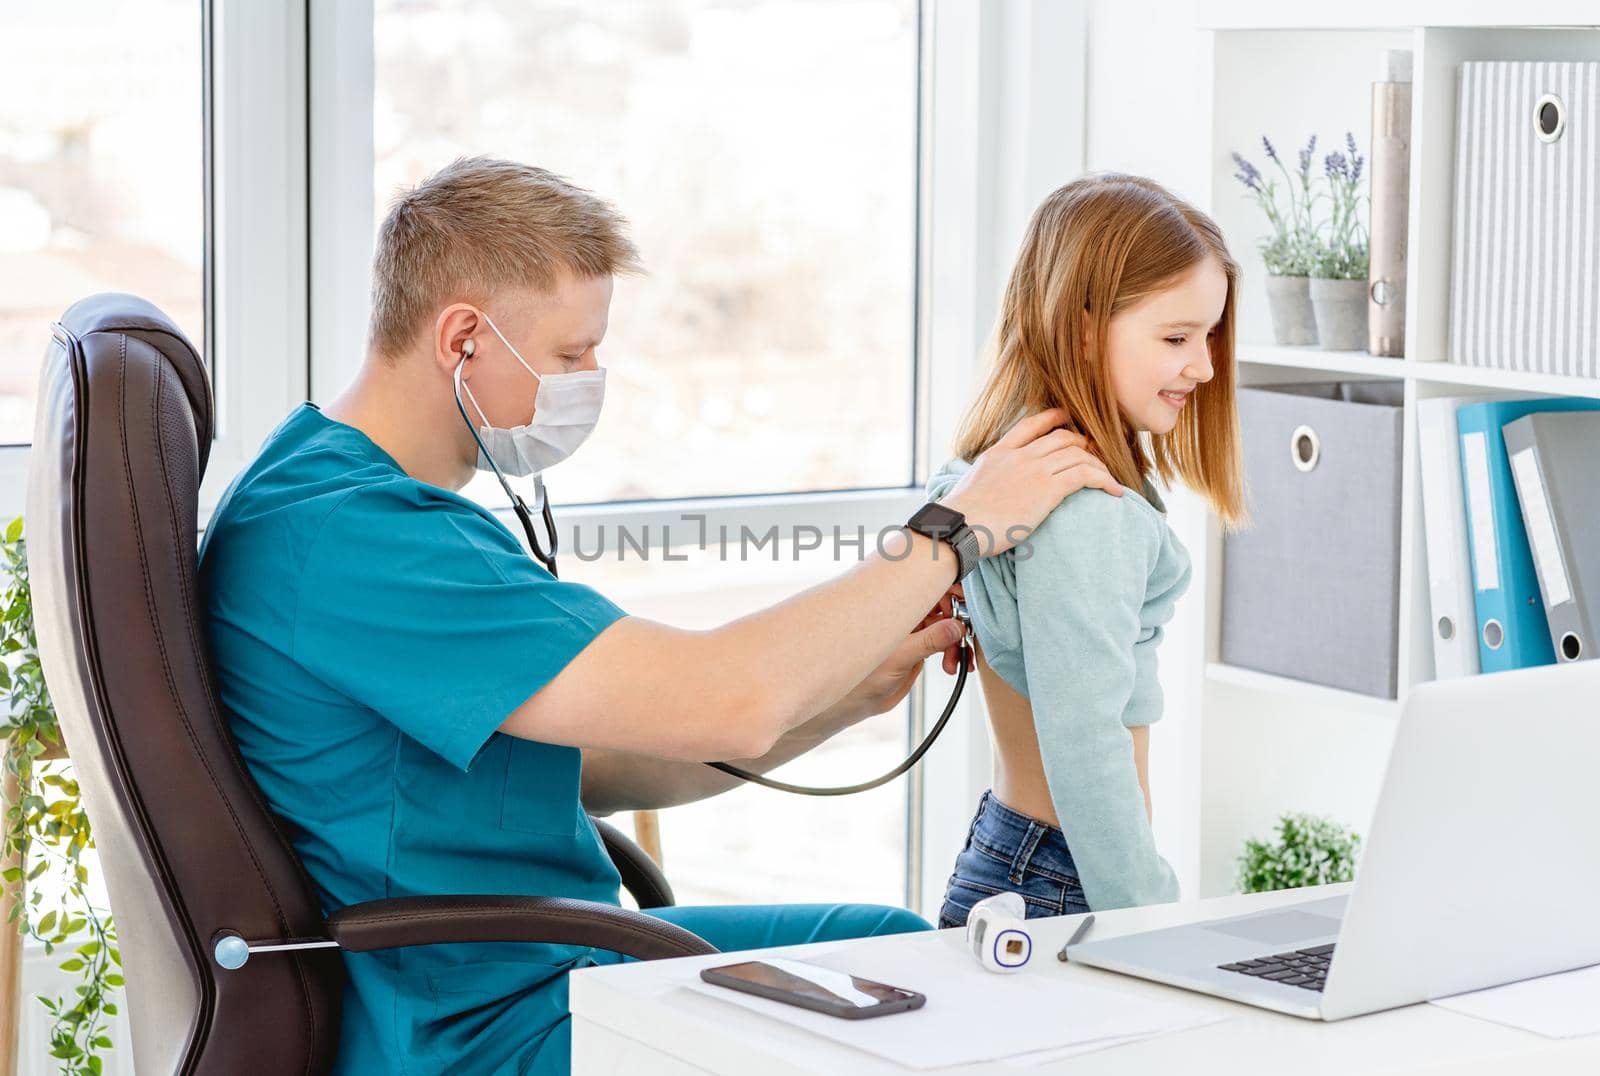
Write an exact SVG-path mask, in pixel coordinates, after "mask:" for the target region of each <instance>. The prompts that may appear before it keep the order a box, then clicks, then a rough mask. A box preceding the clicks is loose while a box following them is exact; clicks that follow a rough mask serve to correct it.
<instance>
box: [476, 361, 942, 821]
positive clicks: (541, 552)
mask: <svg viewBox="0 0 1600 1076" xmlns="http://www.w3.org/2000/svg"><path fill="white" fill-rule="evenodd" d="M469 355H471V352H470V351H468V350H466V349H465V348H464V349H463V352H462V356H461V357H462V361H461V362H458V363H456V369H455V386H456V409H457V410H459V411H460V412H461V419H462V421H463V422H465V423H466V424H467V429H468V430H469V431H471V433H472V439H473V440H474V441H476V442H477V443H478V449H479V451H480V452H482V453H483V458H484V459H486V460H488V461H489V467H490V469H491V470H493V471H494V476H495V478H497V479H499V480H500V488H501V489H503V490H505V492H506V496H507V497H508V498H509V499H510V501H511V511H512V512H514V513H515V514H516V517H517V521H518V522H519V523H521V524H522V533H523V534H525V535H527V538H528V550H529V552H531V553H532V555H533V557H534V559H535V560H537V561H538V562H539V563H540V564H543V565H544V566H545V569H546V570H547V571H548V572H549V573H550V574H551V575H552V576H555V577H556V578H560V577H559V576H557V575H556V525H555V520H554V518H552V516H551V514H550V494H549V492H548V491H547V490H546V489H545V485H544V477H543V476H542V475H537V474H536V475H534V476H533V481H534V485H535V487H536V488H537V489H538V490H539V494H540V497H541V498H542V500H543V502H544V503H543V505H542V506H541V507H542V509H543V515H544V532H545V537H546V539H547V540H548V543H549V552H548V553H547V552H545V547H543V546H541V545H540V544H539V539H538V538H537V537H535V536H534V532H533V513H531V512H530V511H528V506H527V504H526V503H525V502H524V501H523V499H522V498H521V497H520V496H519V495H518V494H517V491H516V490H514V489H512V488H511V483H510V482H508V481H506V476H505V474H504V472H502V471H501V470H500V465H499V464H498V463H496V462H495V459H494V457H493V456H491V455H490V454H489V450H488V449H487V448H485V447H484V444H483V438H481V437H479V436H478V428H477V426H475V425H473V422H472V419H471V418H470V417H469V416H468V415H467V408H466V405H464V404H463V403H462V402H461V367H462V366H463V365H465V361H466V359H467V357H468V356H469ZM950 615H951V616H952V617H954V618H955V619H956V620H959V621H960V622H961V625H962V632H961V641H960V644H959V645H960V647H961V654H960V660H959V661H958V662H957V663H956V682H955V686H954V687H953V688H951V689H950V700H949V701H948V702H946V703H945V704H944V712H943V713H941V714H940V715H939V720H937V721H935V722H934V723H933V728H931V729H929V730H928V734H927V735H926V736H924V737H923V738H922V742H921V743H919V744H917V747H916V750H914V751H912V752H911V754H909V755H907V756H906V757H905V759H904V760H902V761H901V763H900V765H898V766H896V767H895V768H894V769H892V770H890V771H889V772H888V773H885V774H883V775H881V776H879V777H874V778H873V779H872V780H870V781H863V782H861V783H860V784H857V785H837V786H834V787H829V788H813V787H811V786H809V785H794V784H790V783H789V782H787V781H779V780H777V779H775V778H772V777H768V776H766V775H765V774H760V773H755V772H753V771H751V770H744V769H740V768H739V767H738V766H735V765H732V764H731V763H727V762H707V763H706V765H707V766H710V767H711V768H712V769H714V770H720V771H721V772H723V773H725V774H728V775H729V776H731V777H737V778H739V780H741V781H748V782H750V783H751V784H755V785H761V786H763V787H765V788H773V789H777V790H778V791H779V792H792V793H794V794H795V795H797V796H853V795H855V794H856V793H857V792H870V791H871V790H872V789H874V788H881V787H882V786H883V785H886V784H888V783H889V782H890V781H893V780H894V779H895V778H896V777H899V776H901V775H902V774H904V773H906V772H907V771H908V770H910V769H911V767H913V766H915V765H916V764H917V763H918V762H921V761H922V756H923V755H926V754H927V753H928V749H929V748H931V747H932V746H933V742H934V741H935V740H937V739H938V738H939V734H940V733H941V732H943V731H944V727H945V726H946V725H948V724H949V723H950V717H951V715H953V714H954V713H955V712H956V703H958V702H960V701H961V689H962V688H964V687H966V686H967V666H968V665H969V664H970V663H971V661H972V659H973V646H972V618H971V616H970V615H969V614H968V613H967V607H966V604H965V603H964V602H963V601H962V600H961V599H960V598H958V597H955V596H954V595H951V597H950Z"/></svg>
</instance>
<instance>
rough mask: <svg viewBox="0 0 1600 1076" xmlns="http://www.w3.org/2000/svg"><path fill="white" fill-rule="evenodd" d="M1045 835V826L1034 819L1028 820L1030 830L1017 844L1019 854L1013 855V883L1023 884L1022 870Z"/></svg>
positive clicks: (1011, 876) (1011, 877)
mask: <svg viewBox="0 0 1600 1076" xmlns="http://www.w3.org/2000/svg"><path fill="white" fill-rule="evenodd" d="M1043 837H1044V827H1043V826H1041V825H1040V824H1039V823H1037V822H1034V821H1031V820H1030V821H1029V822H1028V830H1027V832H1026V833H1024V834H1023V835H1022V841H1021V843H1020V844H1018V845H1017V854H1016V855H1014V856H1012V857H1011V875H1010V879H1011V884H1012V885H1021V884H1022V872H1023V870H1024V869H1025V868H1026V867H1027V866H1028V862H1029V861H1030V860H1032V859H1033V852H1034V849H1036V848H1038V847H1039V841H1040V840H1041V839H1042V838H1043Z"/></svg>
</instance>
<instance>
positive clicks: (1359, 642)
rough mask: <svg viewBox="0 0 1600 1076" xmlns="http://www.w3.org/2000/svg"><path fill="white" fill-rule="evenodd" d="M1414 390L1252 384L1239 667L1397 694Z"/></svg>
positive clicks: (1243, 401)
mask: <svg viewBox="0 0 1600 1076" xmlns="http://www.w3.org/2000/svg"><path fill="white" fill-rule="evenodd" d="M1403 391H1404V390H1403V387H1402V385H1401V384H1400V383H1399V382H1387V381H1385V382H1351V383H1344V384H1311V385H1281V386H1270V387H1261V388H1250V389H1241V390H1240V392H1239V418H1240V423H1241V428H1242V436H1243V440H1244V455H1245V475H1246V480H1247V484H1248V492H1249V505H1250V512H1251V516H1252V520H1253V522H1252V524H1251V526H1250V528H1249V529H1248V530H1245V531H1242V532H1241V533H1239V534H1232V535H1228V536H1227V537H1226V538H1225V539H1224V542H1223V554H1222V645H1221V658H1222V660H1223V661H1224V662H1226V663H1227V664H1229V665H1235V666H1239V667H1241V668H1246V669H1255V670H1258V671H1261V672H1268V673H1275V674H1277V675H1279V676H1288V677H1293V678H1294V679H1297V680H1307V681H1310V682H1312V683H1318V684H1325V685H1327V686H1329V687H1336V688H1342V689H1344V690H1346V691H1357V692H1361V693H1363V694H1366V695H1375V696H1378V697H1381V698H1391V699H1392V698H1394V697H1395V695H1396V687H1397V676H1396V658H1397V645H1396V644H1397V638H1396V635H1397V621H1398V617H1399V603H1400V594H1399V591H1400V467H1401V462H1400V461H1401V456H1400V446H1401V441H1400V438H1401V416H1402V410H1401V400H1402V393H1403Z"/></svg>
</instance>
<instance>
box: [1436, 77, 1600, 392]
mask: <svg viewBox="0 0 1600 1076" xmlns="http://www.w3.org/2000/svg"><path fill="white" fill-rule="evenodd" d="M1458 107H1459V111H1458V112H1457V116H1458V121H1459V122H1458V124H1457V131H1458V135H1457V140H1456V194H1455V244H1454V247H1453V249H1452V254H1451V280H1450V293H1451V294H1450V360H1451V361H1452V362H1457V363H1462V364H1465V365H1468V366H1495V367H1501V368H1504V369H1511V370H1520V371H1524V372H1530V373H1543V374H1567V375H1573V376H1582V377H1596V376H1600V63H1596V62H1572V63H1546V62H1507V61H1473V62H1467V63H1463V64H1462V65H1461V86H1460V96H1459V99H1458Z"/></svg>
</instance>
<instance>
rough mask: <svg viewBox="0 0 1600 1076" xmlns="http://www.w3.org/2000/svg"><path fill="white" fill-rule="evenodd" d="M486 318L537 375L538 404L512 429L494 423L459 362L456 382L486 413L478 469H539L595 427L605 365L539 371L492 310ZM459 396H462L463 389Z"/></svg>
mask: <svg viewBox="0 0 1600 1076" xmlns="http://www.w3.org/2000/svg"><path fill="white" fill-rule="evenodd" d="M483 320H484V321H485V322H486V323H487V324H488V326H489V328H490V329H491V330H492V331H493V332H494V334H495V335H496V336H498V337H500V342H501V343H502V344H504V345H505V346H506V350H507V351H509V352H511V354H512V355H515V356H516V359H517V361H518V362H520V363H522V367H523V369H525V370H527V371H528V373H530V374H532V375H533V376H534V377H536V378H538V379H539V395H538V398H537V400H536V401H535V404H534V413H533V421H532V422H530V423H528V424H527V425H525V426H514V427H512V428H510V429H502V428H501V427H498V426H490V425H488V420H487V418H486V417H485V416H484V411H483V408H481V407H479V406H478V400H477V398H476V397H475V396H473V395H472V389H471V387H469V386H468V385H467V383H466V382H465V381H463V380H461V366H460V365H457V367H456V385H457V386H458V388H459V389H465V390H466V393H467V399H469V400H471V401H472V406H473V407H474V408H476V409H477V412H478V415H479V416H480V417H484V425H482V426H479V427H478V434H479V436H480V437H481V438H482V447H481V448H480V449H479V451H478V470H480V471H492V470H494V468H495V465H498V466H499V468H500V470H501V471H503V472H504V473H506V474H508V475H514V476H516V477H519V478H520V477H522V476H524V475H530V474H538V473H539V472H541V471H543V470H545V469H547V468H550V467H554V466H555V465H556V464H558V463H560V462H561V461H562V460H564V459H566V458H567V457H568V456H570V455H572V453H573V452H575V451H576V450H577V448H578V446H579V445H581V444H583V442H584V441H585V440H586V439H587V438H588V436H589V434H590V433H591V432H592V431H593V430H594V427H595V423H596V422H598V421H599V420H600V405H601V404H602V403H604V402H605V396H606V372H605V369H604V368H603V367H602V368H600V369H596V370H578V371H576V372H574V373H570V374H541V373H539V371H537V370H535V369H534V368H533V367H531V366H529V365H528V362H527V360H526V359H524V358H523V357H522V356H521V355H520V354H518V353H517V349H516V348H514V347H512V346H511V341H509V340H507V339H506V338H505V335H504V334H503V333H501V332H500V330H499V329H498V328H497V327H496V326H495V323H494V322H493V321H492V320H490V318H489V315H488V314H485V315H483ZM465 361H466V357H465V356H463V357H462V362H463V363H464V362H465ZM456 398H457V400H458V401H459V400H460V393H459V392H458V393H457V397H456ZM485 452H487V455H485Z"/></svg>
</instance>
